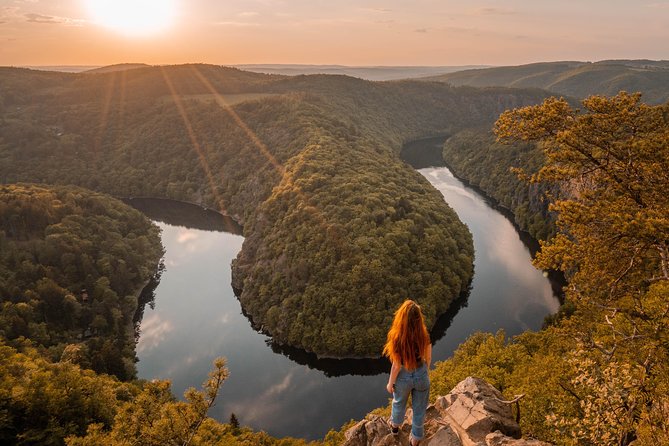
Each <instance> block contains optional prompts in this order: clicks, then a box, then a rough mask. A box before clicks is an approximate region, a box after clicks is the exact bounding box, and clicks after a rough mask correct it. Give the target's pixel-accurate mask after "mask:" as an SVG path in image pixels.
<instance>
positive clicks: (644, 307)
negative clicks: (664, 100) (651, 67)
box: [496, 93, 669, 445]
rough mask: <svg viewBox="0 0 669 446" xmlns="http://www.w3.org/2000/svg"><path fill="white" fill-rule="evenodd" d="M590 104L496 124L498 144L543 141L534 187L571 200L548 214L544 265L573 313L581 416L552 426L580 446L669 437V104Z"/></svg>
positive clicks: (534, 110)
mask: <svg viewBox="0 0 669 446" xmlns="http://www.w3.org/2000/svg"><path fill="white" fill-rule="evenodd" d="M583 106H584V112H582V113H581V112H579V111H577V110H574V109H572V108H571V107H570V106H569V105H568V104H567V103H566V101H564V100H559V99H548V100H546V101H545V102H544V103H543V104H542V105H540V106H534V107H528V108H524V109H517V110H512V111H508V112H506V113H504V114H503V115H502V116H501V117H500V119H499V121H498V122H497V126H496V132H497V135H498V137H500V138H502V139H509V138H510V139H516V138H520V139H524V140H537V141H541V143H542V148H543V150H544V154H545V157H546V165H545V166H544V167H543V168H542V169H541V170H540V171H539V172H538V173H537V174H535V175H534V176H533V178H532V179H533V181H544V182H553V183H560V184H561V189H562V190H563V191H568V192H569V195H567V196H566V197H562V198H561V199H558V200H557V201H556V202H555V204H554V205H553V206H552V209H553V210H554V211H555V212H557V213H558V219H557V226H558V228H559V230H560V233H559V234H558V235H557V236H556V237H554V238H553V239H552V240H551V241H549V242H547V243H544V244H543V247H542V252H541V253H540V255H539V256H538V258H537V265H538V266H540V267H542V268H559V269H561V270H562V271H564V272H565V273H566V275H567V278H568V280H569V287H568V290H567V299H568V300H569V301H570V302H572V303H573V304H574V305H575V307H576V311H575V313H574V315H573V316H572V317H571V318H569V321H568V322H565V325H566V326H569V327H570V331H571V333H572V334H573V336H574V338H575V339H576V340H577V342H578V348H576V349H575V351H574V352H573V353H572V354H570V355H569V356H570V357H571V360H572V362H573V363H574V364H575V365H574V367H576V368H577V373H575V375H573V377H572V379H571V384H572V386H573V393H574V395H577V396H578V398H579V400H580V406H581V414H580V417H578V419H575V418H573V417H570V416H567V415H565V414H559V413H558V414H555V420H556V425H557V426H558V427H563V428H568V429H567V430H566V431H565V434H566V435H568V436H570V437H571V438H572V441H573V442H574V444H583V443H597V444H621V445H624V444H629V443H630V442H631V441H633V440H634V439H635V438H637V437H638V436H639V434H638V433H637V431H639V432H643V433H644V435H647V437H646V438H653V437H659V438H666V436H667V432H669V423H667V419H666V418H665V419H664V420H662V421H659V420H660V418H659V417H658V414H661V413H663V412H664V411H665V409H666V408H665V406H666V394H663V393H660V392H662V389H666V385H667V382H666V379H667V376H668V371H667V367H668V366H669V342H667V340H668V339H669V264H668V262H669V218H668V217H667V216H669V198H668V197H667V195H666V193H665V191H666V190H667V187H668V186H669V106H667V105H665V106H655V107H652V106H647V105H644V104H642V103H641V101H640V95H638V94H637V95H629V94H626V93H621V94H619V95H617V96H615V97H613V98H604V97H596V96H594V97H591V98H588V99H587V100H585V101H583ZM604 408H607V410H604ZM651 420H652V422H651ZM649 422H651V423H652V424H651V423H649Z"/></svg>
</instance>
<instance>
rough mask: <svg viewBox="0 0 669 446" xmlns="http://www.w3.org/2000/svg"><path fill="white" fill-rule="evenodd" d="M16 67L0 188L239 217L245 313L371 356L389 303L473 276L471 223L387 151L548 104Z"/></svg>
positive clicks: (237, 274)
mask: <svg viewBox="0 0 669 446" xmlns="http://www.w3.org/2000/svg"><path fill="white" fill-rule="evenodd" d="M17 71H18V72H15V71H12V70H7V71H6V72H5V73H4V75H3V77H2V81H1V82H2V85H4V87H3V90H2V91H3V92H4V91H7V90H6V89H9V90H11V91H12V92H13V93H12V94H11V95H5V96H4V97H3V110H4V112H3V114H2V118H1V121H0V126H1V127H2V133H1V136H0V179H1V180H3V181H5V182H15V181H39V182H46V183H55V184H62V183H67V184H78V185H81V186H84V187H87V188H91V189H94V190H100V191H104V192H107V193H111V194H114V195H120V196H157V197H166V198H175V199H183V200H187V201H193V202H199V203H203V204H205V205H207V206H210V207H213V208H215V209H217V210H221V211H223V212H225V213H228V214H230V215H232V216H234V217H235V218H236V219H237V220H238V221H239V222H240V223H243V224H244V235H245V236H246V240H245V243H244V246H243V248H242V251H241V253H240V255H239V258H238V261H237V262H236V264H235V268H234V282H235V286H236V287H237V288H238V289H239V291H240V293H241V294H240V300H241V302H242V304H243V306H244V308H245V309H247V310H248V314H249V315H250V317H251V318H252V319H253V321H254V323H256V324H257V325H258V326H262V327H263V328H264V330H266V331H268V332H269V333H271V334H272V335H274V336H275V339H276V340H277V341H278V342H283V343H289V344H292V345H297V346H300V347H303V348H305V349H307V350H310V351H314V352H316V353H319V354H321V355H328V356H331V355H332V356H351V355H353V356H377V355H378V354H379V351H380V346H381V344H382V342H383V336H384V330H385V328H384V327H386V326H387V325H388V324H389V323H390V319H389V317H390V315H389V314H388V313H389V311H388V309H390V308H394V307H395V306H396V305H397V304H398V303H399V302H400V301H401V300H403V299H404V298H406V297H407V296H408V294H409V293H410V294H411V295H412V297H414V298H416V299H417V300H418V301H420V302H421V303H422V304H423V305H424V306H425V308H426V312H427V318H428V323H429V324H430V325H432V324H433V323H434V322H435V321H436V318H437V317H438V316H439V315H440V314H442V313H443V312H445V311H446V309H447V308H448V305H449V303H450V302H451V301H452V300H453V299H454V298H455V297H456V296H457V295H458V294H459V293H460V292H461V291H462V290H463V289H465V288H466V287H467V284H468V281H469V279H470V277H471V271H472V267H471V261H472V257H473V252H472V247H471V239H470V237H469V235H468V234H467V232H466V229H465V228H464V227H463V225H462V224H461V223H460V222H459V221H458V220H457V217H456V216H455V215H454V214H453V213H452V211H450V210H449V209H448V207H447V205H446V204H445V203H444V202H443V200H442V199H441V196H440V195H439V194H438V193H436V192H435V191H434V190H433V189H432V187H431V186H430V185H429V184H428V183H427V181H426V180H424V179H423V178H421V177H420V176H419V175H417V174H416V173H415V172H413V170H412V169H411V168H410V167H409V166H406V165H404V164H403V163H402V162H401V161H399V160H398V157H397V154H398V153H399V150H400V147H401V145H402V143H403V142H404V141H406V140H409V139H412V138H415V137H420V136H423V135H426V134H432V133H439V132H443V131H449V132H450V131H455V130H457V129H460V128H462V127H465V126H468V125H472V124H482V123H485V122H490V123H491V122H492V121H493V120H494V119H495V117H496V116H497V115H498V114H499V113H500V112H502V111H503V110H505V109H507V108H509V107H514V106H520V105H524V104H531V103H536V102H538V101H540V100H541V99H543V98H544V97H545V94H544V93H541V92H525V91H514V90H508V89H489V90H476V89H471V88H452V87H449V86H447V85H444V84H442V83H425V82H391V83H373V82H367V81H362V80H359V79H354V78H349V77H345V76H324V75H323V76H297V77H295V78H287V77H281V76H270V75H262V74H256V73H246V72H243V71H240V70H236V69H230V68H222V67H215V66H206V65H185V66H175V67H147V68H135V69H132V70H129V71H120V72H119V71H117V72H112V73H103V74H93V73H90V74H77V75H61V74H58V75H57V76H56V75H51V74H49V73H47V74H44V73H36V72H31V71H26V70H17ZM61 76H65V77H61ZM30 86H32V88H30ZM245 95H246V96H245ZM245 98H247V99H248V100H245ZM230 104H234V105H230ZM379 277H383V278H385V283H384V284H383V285H382V286H381V285H380V284H379V280H378V279H379ZM359 290H364V292H363V293H359V292H358V291H359ZM354 295H355V296H354ZM345 309H348V310H346V311H345ZM351 309H357V310H358V311H355V312H351V311H350V310H351ZM277 314H280V315H281V318H278V317H277ZM287 325H290V326H291V327H293V328H291V330H287V329H286V328H285V327H286V326H287ZM342 332H343V333H344V334H343V335H341V333H342ZM342 340H343V341H342ZM355 340H357V341H355Z"/></svg>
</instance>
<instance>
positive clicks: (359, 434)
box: [344, 377, 550, 446]
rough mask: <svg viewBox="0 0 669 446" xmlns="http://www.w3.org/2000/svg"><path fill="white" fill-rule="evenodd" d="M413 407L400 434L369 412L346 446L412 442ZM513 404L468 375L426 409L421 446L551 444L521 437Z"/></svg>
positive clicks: (529, 445)
mask: <svg viewBox="0 0 669 446" xmlns="http://www.w3.org/2000/svg"><path fill="white" fill-rule="evenodd" d="M411 415H412V413H411V409H408V410H407V415H406V419H405V421H404V424H403V425H402V426H401V428H400V433H399V435H393V434H392V433H391V431H390V427H389V426H388V420H387V419H386V418H383V417H380V416H378V415H369V416H367V418H365V419H364V420H362V421H360V422H359V423H357V424H356V425H355V426H353V427H352V428H350V429H349V430H348V431H346V434H345V435H346V442H345V443H344V445H345V446H386V445H401V446H406V445H409V433H410V432H411ZM520 437H521V432H520V426H519V425H518V423H517V422H516V420H515V418H514V416H513V412H512V409H511V405H510V404H509V403H508V402H505V401H504V400H503V397H502V394H501V393H500V392H499V391H498V390H497V389H495V388H494V387H493V386H491V385H490V384H488V383H487V382H485V381H483V380H482V379H479V378H472V377H469V378H466V379H464V380H463V381H461V382H460V383H459V384H458V385H457V386H455V387H454V388H453V390H451V392H450V393H449V394H448V395H446V396H441V397H439V398H437V400H436V401H435V403H434V404H432V405H430V406H429V407H428V409H427V416H426V417H425V439H424V440H423V442H422V443H421V445H422V446H550V444H549V443H545V442H543V441H538V440H531V439H521V438H520Z"/></svg>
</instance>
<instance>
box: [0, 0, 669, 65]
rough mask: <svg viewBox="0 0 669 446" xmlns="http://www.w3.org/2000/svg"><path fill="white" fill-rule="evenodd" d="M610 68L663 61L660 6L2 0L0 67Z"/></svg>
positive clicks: (657, 1)
mask: <svg viewBox="0 0 669 446" xmlns="http://www.w3.org/2000/svg"><path fill="white" fill-rule="evenodd" d="M96 3H97V5H98V7H97V10H98V16H97V17H96V16H95V14H94V12H95V8H94V7H93V6H95V5H93V4H96ZM91 5H93V6H91ZM105 5H106V7H107V8H108V9H106V10H104V12H102V13H101V12H100V8H102V7H105ZM138 5H140V6H138ZM141 5H144V7H142V6H141ZM165 5H168V6H165ZM169 5H172V6H169ZM124 8H133V10H132V11H131V12H128V11H124ZM142 8H143V9H142ZM172 8H173V10H172ZM100 14H102V16H100ZM125 22H129V23H125ZM152 22H155V23H152ZM125 25H128V26H130V25H132V26H133V29H134V31H137V29H136V28H138V27H139V28H153V27H152V26H151V25H162V28H161V29H158V30H154V31H153V32H146V33H128V32H127V30H126V31H122V30H120V28H123V27H127V26H125ZM137 34H139V35H137ZM613 58H635V59H641V58H646V59H669V0H629V1H624V0H561V1H548V0H511V1H494V0H488V1H482V0H412V1H400V0H390V1H371V0H359V1H353V0H328V1H323V0H246V1H242V0H134V1H130V0H98V1H97V2H96V0H0V65H106V64H112V63H120V62H145V63H150V64H160V63H164V64H172V63H184V62H207V63H215V64H243V63H311V64H344V65H465V64H489V65H505V64H521V63H528V62H536V61H550V60H584V61H585V60H591V61H593V60H601V59H613Z"/></svg>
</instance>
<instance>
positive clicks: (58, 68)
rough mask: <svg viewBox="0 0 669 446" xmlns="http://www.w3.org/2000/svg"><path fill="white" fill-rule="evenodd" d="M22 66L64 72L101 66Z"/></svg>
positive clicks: (75, 71)
mask: <svg viewBox="0 0 669 446" xmlns="http://www.w3.org/2000/svg"><path fill="white" fill-rule="evenodd" d="M21 68H29V69H31V70H39V71H60V72H62V73H81V72H82V71H88V70H93V69H95V68H99V67H98V66H96V65H31V66H26V67H21Z"/></svg>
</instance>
